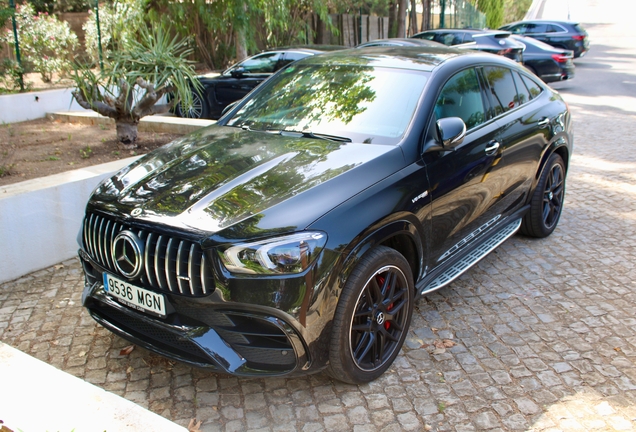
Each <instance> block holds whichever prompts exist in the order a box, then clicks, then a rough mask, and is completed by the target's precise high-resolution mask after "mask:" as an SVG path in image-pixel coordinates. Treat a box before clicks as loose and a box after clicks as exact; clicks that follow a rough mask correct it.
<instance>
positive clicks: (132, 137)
mask: <svg viewBox="0 0 636 432" xmlns="http://www.w3.org/2000/svg"><path fill="white" fill-rule="evenodd" d="M138 125H139V120H137V121H135V120H132V119H130V118H124V119H115V129H116V130H117V139H118V140H119V142H120V143H122V144H123V146H124V148H125V149H134V148H137V126H138Z"/></svg>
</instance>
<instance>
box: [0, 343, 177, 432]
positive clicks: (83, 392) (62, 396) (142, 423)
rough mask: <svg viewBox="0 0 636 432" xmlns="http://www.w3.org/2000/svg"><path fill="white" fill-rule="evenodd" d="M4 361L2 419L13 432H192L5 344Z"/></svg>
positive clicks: (0, 352) (0, 370) (0, 349)
mask: <svg viewBox="0 0 636 432" xmlns="http://www.w3.org/2000/svg"><path fill="white" fill-rule="evenodd" d="M0 365H2V367H0V383H1V385H0V388H1V389H2V391H0V419H1V420H2V421H3V422H4V426H6V427H8V428H9V429H11V430H14V431H24V432H31V431H34V432H35V431H71V430H73V431H75V432H93V431H94V432H103V431H108V432H111V431H113V432H115V431H117V432H136V431H162V432H187V429H185V428H183V427H181V426H179V425H177V424H175V423H173V422H171V421H170V420H167V419H165V418H163V417H161V416H160V415H158V414H155V413H153V412H151V411H148V410H147V409H144V408H142V407H140V406H139V405H137V404H135V403H134V402H131V401H129V400H127V399H124V398H122V397H119V396H117V395H115V394H113V393H109V392H107V391H106V390H103V389H101V388H99V387H95V386H94V385H92V384H89V383H87V382H86V381H83V380H81V379H79V378H76V377H74V376H72V375H69V374H67V373H66V372H62V371H60V370H58V369H56V368H54V367H53V366H51V365H49V364H46V363H44V362H42V361H40V360H37V359H35V358H33V357H31V356H28V355H27V354H24V353H22V352H20V351H18V350H16V349H15V348H12V347H10V346H9V345H6V344H4V343H2V342H0ZM3 430H4V429H3Z"/></svg>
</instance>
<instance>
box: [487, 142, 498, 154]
mask: <svg viewBox="0 0 636 432" xmlns="http://www.w3.org/2000/svg"><path fill="white" fill-rule="evenodd" d="M500 145H501V144H500V143H499V141H490V142H489V143H488V145H487V146H486V148H485V149H484V151H485V152H486V153H488V154H491V153H494V152H496V151H497V149H498V148H499V146H500Z"/></svg>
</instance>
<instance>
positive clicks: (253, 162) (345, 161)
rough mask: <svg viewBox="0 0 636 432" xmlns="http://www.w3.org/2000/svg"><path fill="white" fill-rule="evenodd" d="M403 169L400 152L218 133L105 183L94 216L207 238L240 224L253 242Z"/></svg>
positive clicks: (193, 139)
mask: <svg viewBox="0 0 636 432" xmlns="http://www.w3.org/2000/svg"><path fill="white" fill-rule="evenodd" d="M403 165H404V157H403V155H402V152H401V148H400V147H396V146H389V145H374V144H356V143H343V142H335V141H328V140H322V139H312V138H304V137H290V136H281V135H279V134H270V133H266V132H258V131H245V130H242V129H238V128H232V127H225V126H217V125H213V126H210V127H208V128H205V129H202V130H201V131H199V132H197V133H195V134H192V135H189V136H187V137H184V138H181V139H178V140H176V141H174V142H172V143H170V144H168V145H166V146H164V147H162V148H160V149H157V150H155V151H153V152H152V153H149V154H148V155H146V156H144V157H142V158H141V159H139V160H138V161H136V162H134V163H133V164H131V165H129V166H128V167H126V168H124V169H122V170H121V171H120V172H118V173H117V174H116V175H114V176H113V177H111V178H109V179H107V180H105V181H104V182H103V183H102V184H101V185H100V186H99V187H98V188H97V189H96V190H95V192H94V193H93V196H92V198H91V200H90V202H89V208H90V207H93V208H98V209H101V210H104V211H107V212H110V213H114V214H118V215H123V216H125V217H132V218H134V219H135V220H139V221H148V222H153V223H160V224H164V225H169V226H173V227H176V228H189V229H195V230H198V231H201V232H205V233H207V234H212V233H217V232H219V231H222V230H224V229H226V228H228V227H232V226H235V225H237V224H241V223H242V224H243V225H245V224H246V223H247V225H249V227H248V226H244V228H245V229H247V231H249V233H250V234H251V235H257V234H258V232H262V231H263V230H265V229H266V228H267V229H268V230H272V229H274V230H281V229H282V230H285V231H291V230H295V229H302V228H304V227H306V226H307V225H309V224H310V223H311V222H313V221H314V220H316V219H317V218H318V217H320V216H321V215H323V214H324V213H326V212H327V211H329V210H331V209H332V208H333V207H335V206H337V205H338V204H340V203H341V202H343V201H345V200H346V199H348V198H350V197H351V196H353V195H355V194H356V193H358V192H360V191H362V190H364V189H365V188H367V187H369V186H371V185H372V184H374V183H376V182H378V181H380V180H382V179H383V178H385V177H387V176H389V175H390V174H392V173H394V172H395V171H397V170H399V169H400V168H402V167H403ZM245 229H242V230H241V231H242V232H241V233H240V234H238V233H237V234H236V236H238V237H249V236H250V234H247V232H246V231H245Z"/></svg>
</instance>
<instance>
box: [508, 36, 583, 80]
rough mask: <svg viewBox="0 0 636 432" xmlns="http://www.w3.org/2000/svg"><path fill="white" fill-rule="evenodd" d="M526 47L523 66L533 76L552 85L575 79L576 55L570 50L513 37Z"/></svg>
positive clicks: (531, 39)
mask: <svg viewBox="0 0 636 432" xmlns="http://www.w3.org/2000/svg"><path fill="white" fill-rule="evenodd" d="M510 37H511V38H512V39H514V40H516V41H517V42H519V43H521V44H523V45H525V49H524V50H523V65H524V66H525V67H526V68H528V69H529V70H530V72H532V73H533V74H535V75H536V76H538V77H539V78H541V79H542V80H543V82H546V83H550V82H554V81H564V80H568V79H572V78H574V61H573V59H574V55H573V53H572V51H570V50H564V49H560V48H554V47H552V46H550V45H548V44H545V43H543V42H541V41H538V40H536V39H534V38H531V37H525V36H519V35H512V36H510Z"/></svg>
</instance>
